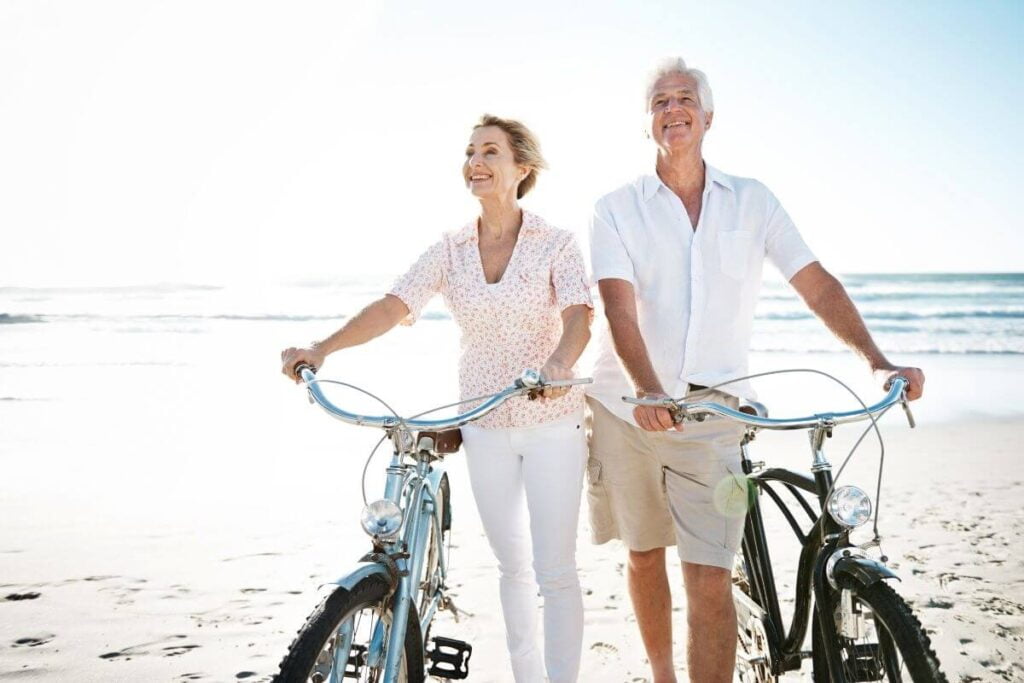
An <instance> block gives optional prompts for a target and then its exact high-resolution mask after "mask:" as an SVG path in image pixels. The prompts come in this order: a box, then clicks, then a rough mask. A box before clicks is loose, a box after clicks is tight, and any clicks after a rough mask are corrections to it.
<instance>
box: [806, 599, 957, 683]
mask: <svg viewBox="0 0 1024 683" xmlns="http://www.w3.org/2000/svg"><path fill="white" fill-rule="evenodd" d="M851 588H852V590H853V591H854V600H855V601H857V602H859V603H860V604H861V605H862V606H867V607H868V609H869V610H870V619H871V622H872V623H873V624H874V629H875V632H876V633H875V635H876V636H877V637H876V638H874V640H875V641H877V642H871V641H870V640H868V641H866V642H860V641H854V640H853V639H850V638H844V637H842V636H839V637H838V640H839V643H838V644H837V649H838V650H839V651H840V653H841V655H840V656H841V658H842V660H843V661H842V664H843V672H844V674H845V675H846V678H847V680H848V681H890V682H892V681H914V683H948V681H947V679H946V675H945V674H943V673H942V670H941V668H940V664H939V658H938V656H937V655H936V654H935V651H934V650H933V649H932V644H931V639H930V638H929V637H928V634H927V633H925V631H924V628H923V627H922V626H921V622H920V621H919V620H918V618H917V617H916V616H915V615H914V613H913V611H912V610H911V609H910V607H909V606H908V605H907V603H906V602H905V601H904V600H903V598H902V597H900V595H899V593H897V592H896V591H895V590H893V588H892V586H890V585H889V584H887V583H885V582H884V581H877V582H875V583H873V584H871V585H870V586H864V585H859V584H858V585H856V586H853V587H851ZM838 595H839V593H838V592H836V593H834V596H835V597H837V598H838ZM879 626H880V627H881V628H879ZM813 629H814V631H813V635H812V639H811V642H812V645H811V659H812V662H813V666H814V672H813V679H814V681H815V683H830V681H831V678H830V676H829V672H828V661H827V659H826V656H825V651H824V642H823V641H822V639H821V630H820V628H819V624H818V615H817V613H816V614H815V618H814V623H813ZM882 669H884V671H881V670H882Z"/></svg>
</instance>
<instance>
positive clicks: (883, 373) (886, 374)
mask: <svg viewBox="0 0 1024 683" xmlns="http://www.w3.org/2000/svg"><path fill="white" fill-rule="evenodd" d="M894 377H903V378H905V379H906V380H907V383H908V384H907V390H906V391H907V400H908V401H916V400H917V399H919V398H921V395H922V394H923V393H924V372H923V371H922V370H921V369H920V368H911V367H905V368H904V367H899V366H896V365H893V366H890V367H887V368H878V369H876V370H875V378H876V379H878V380H879V381H880V382H881V383H882V388H884V389H885V390H886V391H888V390H889V384H890V383H891V382H892V380H893V378H894Z"/></svg>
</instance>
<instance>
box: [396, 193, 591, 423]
mask: <svg viewBox="0 0 1024 683" xmlns="http://www.w3.org/2000/svg"><path fill="white" fill-rule="evenodd" d="M437 292H440V293H441V295H442V296H443V297H444V301H445V304H446V305H447V306H448V309H449V310H450V311H451V313H452V317H454V318H455V322H456V323H457V324H458V325H459V329H460V330H461V332H462V341H461V347H462V350H461V355H460V358H459V391H460V394H461V398H462V399H467V398H473V397H476V396H483V395H486V394H493V393H495V392H498V391H500V390H502V389H504V388H506V387H507V386H509V385H510V384H511V383H512V382H513V380H515V379H516V378H517V377H519V375H520V374H521V373H522V371H523V370H525V369H527V368H531V369H534V370H540V368H541V366H543V365H544V363H546V362H547V360H548V357H549V356H550V355H551V354H552V353H553V352H554V350H555V348H556V347H557V346H558V341H559V339H560V338H561V336H562V317H561V313H562V311H563V310H564V309H566V308H568V307H569V306H574V305H577V304H584V305H586V306H589V307H593V302H592V301H591V298H590V288H589V285H588V281H587V274H586V268H585V266H584V263H583V256H582V254H581V253H580V249H579V246H577V244H576V240H575V239H574V238H573V236H572V233H570V232H568V231H566V230H559V229H557V228H554V227H552V226H550V225H548V224H547V222H545V221H544V219H543V218H541V217H540V216H537V215H535V214H532V213H529V212H527V211H523V223H522V227H521V228H520V230H519V237H518V239H517V241H516V245H515V248H514V250H513V251H512V256H511V258H510V259H509V262H508V266H507V267H506V269H505V273H504V274H503V275H502V276H501V280H499V281H498V282H496V283H494V284H488V283H487V280H486V278H485V276H484V269H483V263H482V262H481V260H480V238H479V235H478V233H477V221H476V220H475V219H474V220H473V221H471V222H470V223H467V224H466V225H465V226H463V227H462V228H461V229H460V230H458V231H456V232H454V233H449V234H446V235H445V236H444V237H443V238H442V239H441V241H439V242H437V243H436V244H434V245H433V246H432V247H430V248H429V249H428V250H427V251H426V252H425V253H424V254H423V255H422V256H420V258H419V260H418V261H416V263H415V264H414V265H413V266H412V268H410V269H409V271H408V272H407V273H406V274H405V275H403V276H402V277H400V278H399V279H398V280H397V281H396V282H395V284H394V286H393V287H392V288H391V290H390V294H392V295H394V296H396V297H398V298H399V299H401V300H402V301H403V302H404V303H405V305H406V306H408V307H409V311H410V313H409V317H408V318H406V320H404V321H403V324H406V325H411V324H412V323H413V322H415V321H416V319H417V318H418V317H419V314H420V311H422V310H423V307H424V306H425V305H426V303H427V301H429V300H430V298H431V297H432V296H433V295H434V294H436V293H437ZM583 400H584V399H583V389H582V387H580V386H575V387H573V388H572V389H571V390H570V391H569V393H567V394H566V395H565V396H562V397H561V398H557V399H553V400H550V401H544V402H542V401H529V400H527V399H526V398H525V397H524V398H514V399H512V400H510V401H507V402H506V403H505V404H504V405H502V406H501V407H499V408H498V409H497V410H494V411H493V412H491V413H490V414H488V415H487V416H485V417H483V418H481V419H480V420H478V421H477V422H476V423H475V424H477V425H479V426H481V427H485V428H488V429H503V428H509V427H529V426H532V425H536V424H539V423H542V422H548V421H550V420H555V419H558V418H560V417H564V416H567V415H570V414H572V413H573V412H575V411H578V410H580V409H581V408H582V406H583ZM475 405H478V403H470V404H463V405H462V406H460V411H466V410H470V409H471V408H473V407H474V406H475Z"/></svg>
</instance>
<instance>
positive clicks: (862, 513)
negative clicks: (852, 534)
mask: <svg viewBox="0 0 1024 683" xmlns="http://www.w3.org/2000/svg"><path fill="white" fill-rule="evenodd" d="M871 507H872V506H871V498H869V497H868V494H866V493H864V492H863V491H861V490H860V489H859V488H857V487H856V486H840V487H839V488H837V489H835V490H834V491H832V495H830V496H829V497H828V514H830V515H832V519H834V520H836V522H838V523H839V524H841V525H843V526H844V527H846V528H848V529H853V528H855V527H859V526H860V525H861V524H863V523H864V522H866V521H868V520H869V519H871Z"/></svg>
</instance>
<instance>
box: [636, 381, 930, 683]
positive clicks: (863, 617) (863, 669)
mask: <svg viewBox="0 0 1024 683" xmlns="http://www.w3.org/2000/svg"><path fill="white" fill-rule="evenodd" d="M906 384H907V383H906V380H904V379H902V378H896V379H894V380H893V382H892V384H891V386H890V388H889V393H888V394H887V395H886V397H885V398H884V399H882V400H881V401H880V402H879V403H877V404H875V405H873V406H865V407H864V408H863V409H862V410H855V411H849V412H837V413H822V414H818V415H813V416H810V417H802V418H796V419H782V420H779V419H770V418H769V417H768V415H767V411H766V410H765V408H764V406H763V405H761V404H758V403H753V402H745V403H743V404H741V405H740V407H739V409H738V410H733V409H732V408H729V407H726V406H723V405H721V404H718V403H712V402H696V403H685V402H684V401H683V400H681V399H679V400H674V399H627V400H628V401H629V402H630V403H636V404H639V405H658V406H662V407H665V408H668V409H669V410H670V411H671V412H672V414H673V417H674V419H676V421H677V422H679V421H691V420H692V421H703V420H704V419H707V418H708V417H709V416H712V415H715V416H719V417H720V418H725V419H729V420H734V421H736V422H740V423H742V424H743V425H745V426H746V433H745V435H744V437H743V440H742V442H741V446H740V451H741V454H742V468H743V476H739V475H737V477H736V482H735V484H736V486H735V487H732V488H734V489H735V490H736V491H740V492H741V493H740V496H741V498H742V497H745V498H746V500H745V501H743V500H741V506H745V507H746V509H747V519H746V526H745V528H744V532H743V544H742V550H741V552H740V554H739V555H738V557H737V560H736V567H735V569H734V571H733V599H734V602H735V605H736V616H737V622H738V624H737V625H738V637H739V647H738V649H737V656H736V671H737V673H738V675H739V678H740V680H741V681H743V682H744V683H762V682H768V681H771V682H774V681H778V680H779V677H780V676H782V675H784V674H785V673H786V672H787V671H796V670H798V669H800V665H801V662H802V660H803V659H805V658H808V657H809V658H810V659H811V660H812V663H813V676H814V681H815V682H816V683H829V682H831V683H846V682H847V681H916V682H917V683H921V682H933V681H934V682H940V681H941V682H944V681H946V676H945V675H944V674H943V673H942V671H941V670H940V668H939V660H938V657H936V655H935V652H934V650H933V649H932V646H931V641H930V640H929V638H928V635H927V634H926V633H925V631H924V629H923V628H922V626H921V622H920V621H918V619H917V617H915V616H914V613H913V612H912V611H911V609H910V607H909V606H907V604H906V602H905V601H904V600H903V598H901V597H900V596H899V594H898V593H896V591H895V590H893V588H892V586H891V585H890V584H889V583H888V582H887V580H888V579H896V578H898V577H897V575H896V574H895V572H893V570H892V569H891V568H889V567H888V566H886V564H885V561H884V559H885V558H874V557H871V556H869V555H868V552H867V551H868V550H869V549H870V547H871V546H873V545H877V536H876V540H875V541H871V542H868V543H867V544H864V545H861V546H858V545H855V544H854V543H853V542H852V541H851V539H850V534H851V532H852V531H853V530H854V529H856V528H857V527H859V526H861V525H863V524H865V523H866V522H867V521H868V520H869V519H870V518H871V514H872V507H873V505H872V502H871V499H870V497H869V496H868V495H867V494H866V493H865V492H864V491H862V490H861V489H859V488H857V487H855V486H834V485H833V477H832V465H831V464H830V463H829V461H828V460H827V459H826V457H825V453H824V442H825V439H826V438H828V437H831V436H832V430H833V429H834V428H835V427H836V426H838V425H840V424H844V423H849V422H858V421H862V420H872V421H874V420H876V419H877V418H878V417H880V416H881V415H882V414H883V413H884V412H885V411H887V410H888V409H889V408H891V407H892V406H894V405H896V404H897V403H899V404H901V405H902V406H903V408H904V410H905V412H906V415H907V419H908V420H909V422H910V426H911V427H913V426H914V421H913V417H912V415H911V413H910V409H909V406H908V405H907V399H906V395H905V389H906ZM761 429H780V430H791V429H806V430H809V431H810V446H811V451H812V453H813V457H814V461H813V464H812V466H811V474H810V476H808V475H807V474H803V473H799V472H792V471H790V470H786V469H781V468H775V467H769V468H765V466H764V463H758V462H753V461H751V459H750V457H749V453H748V450H747V446H748V444H749V443H750V442H751V441H752V440H753V439H754V436H755V435H756V433H757V432H758V431H759V430H761ZM730 487H731V484H730ZM807 494H810V496H813V498H816V499H817V501H813V500H809V497H810V496H808V495H807ZM765 498H767V499H769V500H771V501H772V503H774V504H775V505H776V506H778V508H779V510H780V511H781V514H782V516H783V517H784V518H785V520H786V521H787V522H788V523H789V526H790V527H791V528H792V530H793V532H794V533H795V534H796V537H797V540H798V541H799V543H800V546H801V552H800V559H799V563H798V568H797V576H796V595H795V607H794V610H793V616H792V621H791V623H790V624H789V625H788V628H787V624H786V622H785V620H784V619H783V616H782V610H781V608H780V604H779V594H778V591H777V589H776V582H775V576H774V573H773V571H772V563H771V555H770V553H769V548H768V538H767V536H766V534H765V520H764V511H763V510H762V508H761V501H762V500H763V499H765ZM741 511H742V507H741ZM803 515H806V517H807V518H808V521H807V522H805V523H804V524H801V522H800V520H799V519H798V518H799V517H802V516H803ZM808 627H810V628H811V649H810V651H807V650H805V649H804V641H805V639H806V636H807V629H808Z"/></svg>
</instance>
